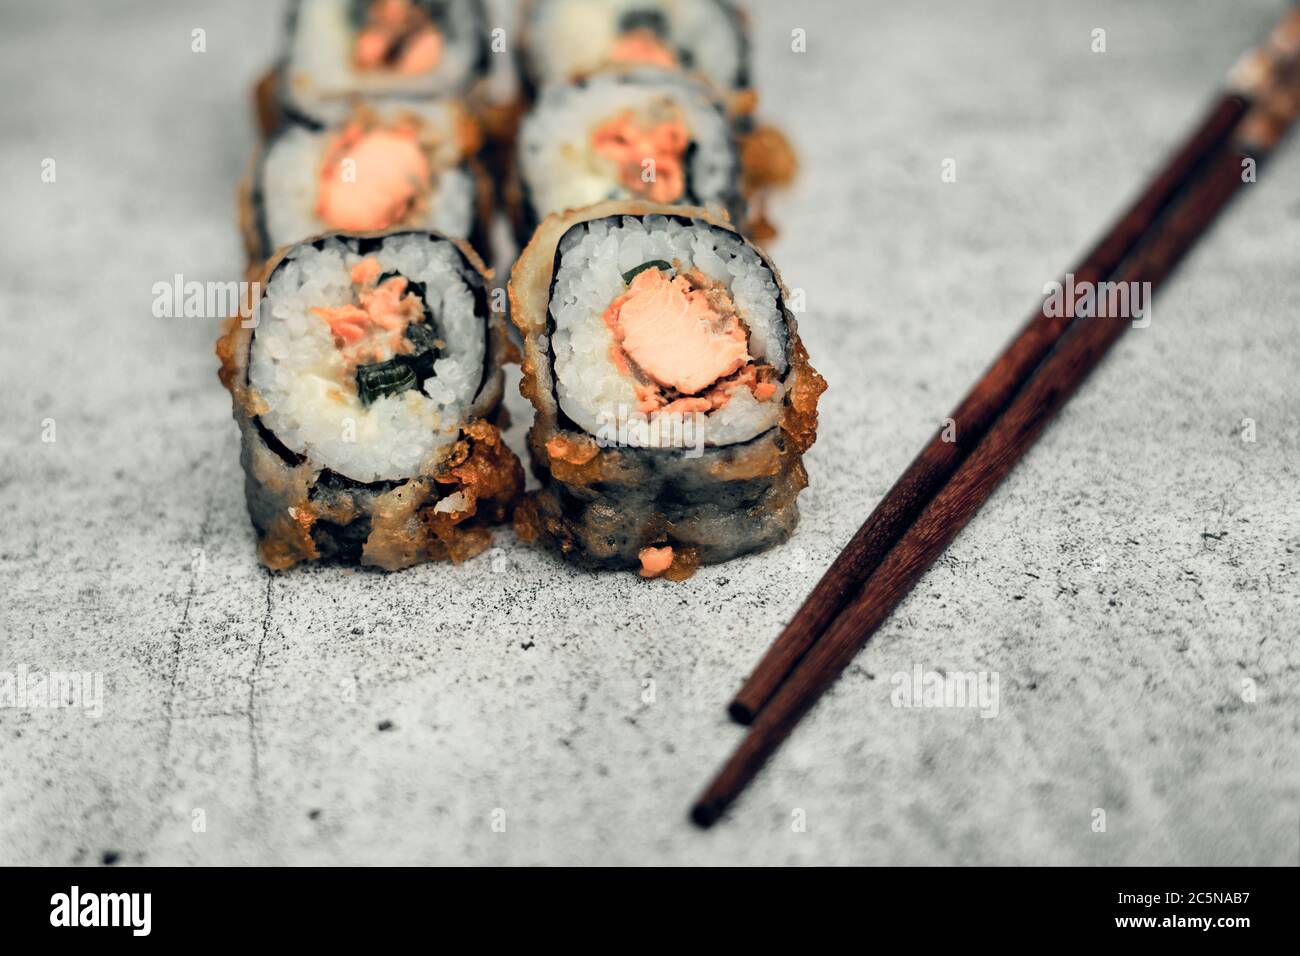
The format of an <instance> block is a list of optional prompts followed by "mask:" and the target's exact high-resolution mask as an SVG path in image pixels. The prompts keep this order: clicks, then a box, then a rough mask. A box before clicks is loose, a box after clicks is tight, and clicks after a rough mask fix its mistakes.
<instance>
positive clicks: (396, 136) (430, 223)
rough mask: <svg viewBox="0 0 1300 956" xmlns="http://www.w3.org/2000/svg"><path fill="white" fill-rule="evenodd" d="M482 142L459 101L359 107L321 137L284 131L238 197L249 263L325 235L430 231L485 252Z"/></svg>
mask: <svg viewBox="0 0 1300 956" xmlns="http://www.w3.org/2000/svg"><path fill="white" fill-rule="evenodd" d="M480 146H481V134H480V133H479V129H478V126H477V124H476V123H475V121H474V120H473V119H472V118H471V117H470V115H469V113H468V111H467V110H466V109H465V108H464V107H462V106H460V105H459V104H458V103H456V102H455V101H446V102H434V103H426V104H419V105H414V106H405V105H404V106H400V107H394V106H384V105H376V106H365V105H363V106H357V107H355V108H354V109H353V110H352V112H351V113H350V114H349V116H348V118H347V119H346V120H345V121H344V122H342V123H340V124H338V125H337V126H332V127H329V128H326V129H321V130H314V129H309V128H308V127H305V126H300V125H296V124H294V125H289V126H285V127H282V128H281V129H280V130H279V131H278V132H277V133H276V134H275V135H274V136H273V137H272V138H271V140H270V141H269V142H268V143H266V145H265V146H263V147H262V149H261V150H259V152H258V155H257V157H256V158H255V160H254V163H253V168H252V170H251V172H250V174H249V176H248V177H247V178H246V180H245V182H244V184H243V186H242V188H241V197H240V200H241V201H240V222H241V227H242V231H243V234H244V244H245V247H246V249H247V251H248V256H249V260H250V261H251V262H254V263H257V264H261V263H262V262H264V261H265V260H266V259H267V258H268V257H269V256H270V255H271V253H273V252H274V251H275V250H276V249H278V248H280V247H281V246H285V245H288V244H290V243H293V242H299V241H301V240H303V239H307V238H309V237H312V236H318V235H320V234H322V233H325V232H336V231H343V232H377V231H386V230H393V229H401V228H414V229H427V230H429V231H432V232H438V233H441V234H442V235H445V236H451V237H453V238H456V239H465V240H468V241H469V242H470V244H471V245H473V246H474V248H475V249H476V250H483V249H485V248H486V241H487V224H488V223H489V222H490V220H491V216H492V186H491V183H490V181H489V180H488V178H487V174H486V172H485V171H484V170H483V168H482V166H481V164H480V163H479V161H478V158H477V153H478V150H479V147H480Z"/></svg>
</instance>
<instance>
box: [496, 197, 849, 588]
mask: <svg viewBox="0 0 1300 956" xmlns="http://www.w3.org/2000/svg"><path fill="white" fill-rule="evenodd" d="M785 297H786V293H785V292H784V290H783V287H782V285H781V282H780V279H779V278H778V276H777V274H776V270H775V269H774V268H773V266H772V264H771V262H770V261H769V260H768V259H767V258H766V256H764V255H763V254H762V253H761V252H760V251H759V250H758V249H757V248H755V247H754V246H753V245H752V244H750V243H749V242H747V241H746V240H745V239H744V238H743V237H741V236H740V235H739V234H738V233H737V232H735V231H734V230H733V229H732V228H731V227H730V226H728V225H727V224H726V223H725V222H724V221H722V220H719V219H716V218H714V217H712V216H711V215H709V214H708V213H706V212H705V211H703V210H700V209H695V208H691V207H678V206H665V205H652V204H647V203H643V202H621V201H610V202H604V203H600V204H597V205H595V206H591V207H588V208H586V209H582V210H577V211H572V212H567V213H564V214H557V215H551V216H549V217H548V218H547V219H546V220H545V221H544V222H543V223H542V225H541V226H540V227H539V228H538V230H537V233H536V234H535V235H534V237H533V240H532V242H531V243H529V245H528V247H527V248H526V249H525V250H524V252H523V254H522V255H521V256H520V258H519V260H518V261H517V262H516V263H515V267H514V270H513V272H512V273H511V277H510V305H511V318H512V320H513V321H514V323H515V324H516V325H517V326H518V328H519V331H520V332H521V333H522V335H523V338H524V362H523V381H522V383H521V385H520V389H521V391H522V392H523V393H524V395H525V396H527V397H528V399H529V400H530V401H531V402H532V404H533V407H534V408H535V410H536V415H535V418H534V423H533V426H532V428H531V430H530V431H529V434H528V447H529V450H530V452H531V454H532V458H533V466H534V470H535V471H536V472H537V474H538V477H539V478H540V480H541V488H540V490H539V491H537V492H536V493H534V494H532V495H530V496H529V497H528V498H526V499H525V500H524V502H523V503H521V504H520V506H519V507H518V508H517V509H516V512H515V528H516V531H517V532H518V533H519V534H520V536H521V537H523V538H524V539H526V540H540V541H542V542H544V543H546V544H548V545H550V546H551V547H553V548H555V549H556V550H558V551H559V552H560V553H562V554H564V555H565V556H567V557H569V558H571V559H573V560H575V561H578V562H579V563H581V564H584V565H587V566H591V567H601V568H637V569H639V571H640V573H641V574H642V575H643V576H646V577H656V576H659V575H665V576H667V577H669V578H673V579H680V578H683V577H686V576H689V575H690V574H691V573H692V572H693V571H694V569H695V567H696V566H697V565H699V564H700V563H712V562H718V561H726V560H728V559H730V558H733V557H736V556H738V555H742V554H745V553H747V552H752V551H756V550H759V549H762V548H766V547H768V546H770V545H774V544H777V543H779V542H782V541H784V540H785V539H786V538H787V537H789V535H790V533H791V532H792V531H793V529H794V527H795V525H796V523H797V522H798V517H799V512H798V508H797V506H796V503H795V499H796V497H797V496H798V494H799V492H800V491H801V490H802V489H803V488H804V487H805V486H806V485H807V475H806V472H805V471H804V467H803V462H802V457H803V453H804V452H805V451H806V450H807V449H808V447H809V446H810V445H811V444H812V443H813V441H814V439H815V438H816V430H817V400H818V397H819V396H820V394H821V393H822V391H823V390H824V389H825V387H826V384H825V382H824V381H823V380H822V378H821V376H819V375H818V374H817V372H816V371H814V370H813V368H812V366H811V365H810V364H809V363H808V355H807V352H806V351H805V350H804V347H803V344H802V343H801V342H800V340H799V334H798V330H797V328H796V324H795V320H794V316H793V315H792V314H791V312H790V310H789V308H788V307H787V306H786V302H785Z"/></svg>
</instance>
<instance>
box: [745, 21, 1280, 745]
mask: <svg viewBox="0 0 1300 956" xmlns="http://www.w3.org/2000/svg"><path fill="white" fill-rule="evenodd" d="M1297 33H1300V13H1298V12H1296V11H1292V12H1291V13H1290V14H1288V15H1287V16H1286V17H1284V18H1283V19H1282V21H1281V22H1280V23H1279V24H1278V26H1277V27H1276V28H1275V29H1274V31H1273V33H1272V34H1271V35H1270V38H1269V42H1268V44H1266V45H1265V46H1264V47H1262V48H1261V49H1260V51H1256V52H1255V53H1253V54H1252V57H1253V56H1259V57H1262V58H1263V59H1264V60H1265V61H1270V60H1271V59H1272V58H1273V57H1274V56H1279V55H1281V56H1284V55H1285V48H1286V45H1287V44H1289V43H1292V42H1293V39H1292V38H1293V37H1294V36H1295V35H1296V34H1297ZM1271 47H1273V48H1279V47H1280V48H1281V49H1280V50H1279V51H1278V52H1276V53H1273V52H1270V48H1271ZM1252 57H1247V58H1246V59H1244V60H1243V64H1246V65H1250V64H1252V63H1253V62H1254V61H1253V59H1252ZM1237 72H1238V73H1239V74H1241V75H1240V77H1239V78H1238V79H1236V80H1235V82H1234V83H1233V84H1232V85H1233V86H1234V87H1236V88H1234V89H1230V91H1229V92H1227V93H1225V94H1224V95H1223V96H1222V97H1221V98H1220V99H1219V101H1218V102H1217V103H1216V104H1215V105H1214V107H1213V108H1212V109H1211V110H1210V111H1209V112H1208V113H1207V114H1206V116H1205V118H1204V119H1203V120H1202V122H1201V124H1200V125H1199V126H1198V127H1197V128H1196V130H1195V131H1194V132H1193V133H1192V134H1191V135H1190V136H1189V137H1188V138H1187V139H1186V140H1185V141H1184V144H1183V145H1182V147H1181V148H1180V149H1178V151H1177V152H1175V153H1174V155H1173V156H1172V157H1170V159H1169V161H1168V162H1167V163H1166V164H1165V167H1164V168H1163V169H1162V170H1161V171H1160V172H1159V173H1158V174H1157V175H1156V176H1155V178H1154V179H1152V181H1151V182H1150V183H1149V184H1148V186H1147V188H1146V189H1145V190H1144V191H1143V192H1142V194H1141V195H1140V196H1139V198H1138V199H1137V200H1136V201H1135V202H1134V203H1133V205H1132V206H1131V207H1129V209H1128V210H1127V211H1126V212H1125V213H1124V214H1123V215H1122V216H1121V217H1120V218H1119V219H1118V220H1117V221H1116V222H1115V224H1114V226H1112V227H1111V229H1110V230H1109V231H1108V232H1107V233H1106V235H1105V236H1104V237H1103V238H1102V239H1101V241H1100V242H1098V243H1097V245H1096V246H1095V247H1094V248H1093V249H1092V250H1091V251H1090V252H1089V253H1088V255H1087V256H1085V257H1084V260H1083V262H1082V263H1081V264H1080V265H1079V266H1077V267H1076V268H1075V269H1074V271H1073V275H1074V276H1075V282H1076V284H1079V283H1098V282H1102V281H1104V280H1106V279H1107V278H1109V277H1110V275H1111V274H1112V273H1113V272H1114V270H1115V269H1116V268H1117V267H1118V266H1119V264H1120V263H1121V262H1122V261H1123V260H1124V259H1125V257H1127V256H1128V255H1129V254H1130V253H1132V251H1133V249H1134V247H1135V246H1136V244H1137V243H1138V242H1139V241H1140V240H1141V238H1142V237H1143V235H1145V234H1146V233H1147V231H1148V230H1149V229H1150V228H1151V226H1152V224H1153V223H1154V222H1155V221H1156V220H1157V219H1158V218H1159V216H1160V215H1161V214H1162V213H1163V212H1164V211H1165V210H1166V209H1168V208H1169V206H1170V204H1171V203H1172V202H1173V201H1174V199H1175V198H1176V197H1177V196H1178V195H1179V193H1180V191H1181V190H1182V189H1183V188H1184V187H1185V186H1186V184H1187V182H1188V181H1189V180H1190V179H1191V178H1192V176H1193V175H1194V173H1195V172H1196V170H1197V169H1198V168H1199V167H1200V166H1201V165H1202V164H1203V163H1204V162H1205V161H1206V158H1207V157H1209V156H1211V155H1213V154H1214V153H1215V152H1216V151H1217V150H1218V149H1220V148H1221V147H1222V146H1223V145H1224V143H1225V142H1226V140H1227V138H1228V137H1229V136H1230V135H1231V134H1232V132H1233V131H1234V130H1235V129H1236V127H1237V124H1238V123H1239V122H1240V121H1241V118H1242V117H1243V116H1244V115H1245V113H1246V109H1247V107H1248V105H1249V104H1248V100H1247V98H1246V97H1247V95H1248V94H1249V93H1251V92H1252V91H1253V89H1254V88H1255V87H1256V86H1258V85H1259V84H1260V83H1261V82H1263V81H1264V79H1265V76H1264V75H1262V74H1264V73H1266V72H1267V71H1266V70H1263V71H1261V70H1260V69H1258V68H1253V69H1247V70H1242V69H1240V68H1239V69H1238V71H1237ZM1046 306H1047V303H1046V301H1044V303H1043V306H1042V307H1040V309H1039V311H1038V313H1037V314H1036V315H1034V316H1032V317H1031V318H1030V320H1029V321H1028V323H1026V325H1025V326H1024V327H1023V328H1022V329H1021V331H1020V332H1019V334H1017V335H1016V337H1015V338H1014V339H1013V340H1012V341H1011V343H1010V344H1009V345H1008V346H1007V348H1006V349H1005V350H1004V351H1003V352H1002V354H1001V355H1000V356H998V358H997V360H996V361H995V362H994V363H993V365H992V366H990V368H989V369H988V371H987V372H985V374H984V375H983V377H981V378H980V380H979V381H978V382H977V383H976V384H975V386H974V387H973V388H972V389H971V390H970V392H969V393H967V395H966V397H965V398H963V399H962V401H961V403H960V404H959V405H958V406H957V408H956V409H955V410H954V411H953V412H952V413H951V414H950V415H949V418H950V419H951V422H952V423H951V425H947V424H945V426H944V427H941V428H940V429H939V430H938V431H937V432H936V433H935V434H934V436H933V437H932V438H931V439H930V442H929V444H927V445H926V446H925V448H924V449H922V451H921V453H920V454H919V455H917V456H916V458H915V459H914V460H913V461H912V463H911V464H910V465H909V466H908V468H907V470H906V471H905V472H904V473H903V475H902V476H901V477H900V478H899V479H898V480H897V481H896V482H895V483H894V485H893V487H892V488H890V489H889V491H888V492H887V493H886V494H885V496H884V498H882V499H881V500H880V503H879V504H878V505H876V507H875V509H874V510H873V511H872V512H871V514H870V515H869V516H868V518H867V520H866V521H865V522H863V524H862V527H860V528H859V529H858V530H857V533H856V534H854V536H853V538H852V539H851V540H850V541H849V543H848V544H847V545H846V546H845V548H844V550H843V551H842V552H840V555H839V556H838V557H837V558H836V559H835V561H834V563H832V564H831V566H830V568H829V569H828V570H827V571H826V574H825V575H824V576H823V577H822V579H821V580H820V581H819V582H818V583H817V585H816V587H814V588H813V591H812V593H811V594H809V595H808V597H807V599H805V601H804V603H803V605H802V606H801V607H800V608H799V610H798V612H797V613H796V614H795V616H794V617H793V618H792V619H791V620H790V622H789V623H788V624H787V625H786V626H785V628H784V630H782V632H781V634H780V635H779V636H778V637H777V639H776V641H775V642H774V643H773V644H772V646H771V647H770V648H768V650H767V653H766V654H764V655H763V658H762V659H761V660H760V661H759V663H758V666H757V667H756V668H755V669H754V671H753V672H752V673H751V674H750V675H749V677H748V678H747V679H746V680H745V682H744V684H743V685H742V686H741V688H740V690H739V691H738V692H737V693H736V696H735V698H734V699H733V700H732V702H731V704H730V706H729V707H728V713H729V714H730V715H731V716H732V718H733V719H734V720H736V721H738V722H739V723H742V724H748V723H751V722H752V721H753V719H754V717H755V716H756V715H757V714H758V713H759V711H760V710H762V708H763V706H764V705H765V704H766V703H767V702H768V701H769V700H770V699H771V698H772V695H773V694H774V693H776V690H777V688H778V687H780V685H781V683H782V682H783V681H784V680H785V679H786V678H787V676H788V675H789V674H790V673H791V671H792V670H793V669H794V667H795V665H796V664H798V662H799V660H800V658H802V657H803V655H804V654H806V653H807V652H808V649H809V648H810V647H812V646H813V644H815V643H816V642H817V640H818V639H819V637H820V636H821V635H822V633H823V632H824V631H825V629H826V628H827V627H828V626H829V625H830V623H831V621H832V620H834V618H835V616H836V615H837V614H839V613H840V611H841V610H843V608H844V606H845V605H846V604H847V603H848V601H849V600H850V599H851V598H852V597H853V595H854V593H855V592H856V590H857V589H858V588H859V587H860V586H861V585H862V583H863V582H864V581H866V580H867V578H868V577H870V575H871V574H872V572H873V571H875V569H876V568H877V567H879V565H880V562H881V561H883V560H884V558H885V555H886V554H887V553H888V552H889V549H890V548H892V547H893V546H894V545H895V544H896V543H897V542H898V540H899V539H900V538H901V537H902V536H903V534H904V533H905V532H906V531H907V529H908V528H909V527H910V526H911V524H912V522H913V521H915V520H916V517H917V515H919V514H920V513H921V510H922V509H923V508H924V507H925V505H926V504H927V503H928V502H929V501H930V500H931V499H932V498H933V497H934V496H935V494H936V493H937V492H938V491H939V489H940V488H942V487H943V485H944V483H945V482H946V481H947V480H948V479H949V478H950V477H951V476H952V474H953V472H954V471H956V469H957V467H958V466H959V465H960V464H961V463H962V462H963V461H964V460H965V459H966V457H967V456H968V455H969V454H970V452H971V451H972V449H974V448H975V446H976V445H977V444H978V443H979V441H980V439H981V438H983V436H984V434H985V433H986V432H987V431H988V429H989V427H990V426H991V425H992V423H993V422H994V421H995V420H996V419H997V417H998V415H1000V414H1001V413H1002V411H1003V410H1004V409H1005V408H1006V407H1007V406H1008V405H1009V404H1010V402H1011V400H1012V399H1013V398H1014V397H1015V395H1016V393H1017V392H1019V390H1020V389H1021V387H1022V386H1023V385H1024V383H1025V382H1026V381H1027V380H1028V379H1029V376H1030V375H1032V374H1033V372H1034V370H1035V369H1036V368H1037V367H1038V365H1039V364H1040V363H1041V362H1042V360H1043V358H1044V357H1045V356H1046V355H1047V354H1048V353H1049V352H1050V351H1051V350H1052V348H1053V347H1054V346H1055V345H1056V343H1057V342H1058V341H1059V340H1060V338H1061V336H1062V335H1064V334H1065V332H1066V331H1067V329H1068V328H1069V327H1070V324H1071V323H1072V322H1073V321H1074V316H1073V312H1072V310H1067V313H1066V314H1065V315H1049V314H1048V310H1047V307H1046ZM948 434H951V436H952V437H951V438H947V435H948Z"/></svg>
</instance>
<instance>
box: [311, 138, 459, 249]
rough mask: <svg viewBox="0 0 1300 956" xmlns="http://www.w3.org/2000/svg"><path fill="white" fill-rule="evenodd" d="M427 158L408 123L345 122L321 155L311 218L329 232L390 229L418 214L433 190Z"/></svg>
mask: <svg viewBox="0 0 1300 956" xmlns="http://www.w3.org/2000/svg"><path fill="white" fill-rule="evenodd" d="M432 185H433V177H432V172H431V170H430V165H429V158H428V157H427V156H426V155H425V152H424V150H423V149H422V148H421V145H420V141H419V133H418V131H417V130H416V128H415V127H414V126H413V125H411V124H409V123H400V124H398V125H395V126H392V127H385V126H377V127H370V128H367V127H366V125H365V124H363V123H361V122H356V121H354V122H352V123H349V124H348V125H347V126H346V127H345V128H344V130H343V131H342V132H341V133H340V134H339V135H338V136H337V137H336V138H335V139H334V141H333V142H332V143H330V145H329V146H328V147H327V148H326V150H325V160H324V162H323V163H322V165H321V171H320V179H319V182H318V185H317V190H316V208H315V213H316V217H317V218H318V219H320V221H321V222H323V223H324V224H325V225H326V226H327V227H329V228H330V229H344V230H355V231H376V230H380V229H390V228H392V227H393V226H395V225H397V224H399V223H401V222H402V221H403V220H406V219H409V218H411V217H412V216H414V215H416V214H417V213H418V212H419V211H420V206H421V203H422V202H423V200H424V198H425V196H427V194H428V193H429V191H430V190H431V189H432Z"/></svg>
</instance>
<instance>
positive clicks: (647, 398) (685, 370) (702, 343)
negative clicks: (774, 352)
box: [602, 263, 776, 415]
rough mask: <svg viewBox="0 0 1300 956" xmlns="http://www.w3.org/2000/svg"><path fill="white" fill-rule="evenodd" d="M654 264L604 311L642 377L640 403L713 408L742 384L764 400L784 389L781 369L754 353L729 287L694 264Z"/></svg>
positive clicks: (624, 366)
mask: <svg viewBox="0 0 1300 956" xmlns="http://www.w3.org/2000/svg"><path fill="white" fill-rule="evenodd" d="M661 267H664V268H671V267H670V266H669V265H668V263H649V264H647V266H646V267H644V268H642V269H641V270H640V271H639V272H637V273H636V275H634V276H632V277H631V281H630V283H629V286H628V290H627V292H625V293H623V294H622V295H620V296H619V297H618V298H616V299H615V300H614V301H613V302H612V303H610V306H609V308H608V309H606V310H605V312H604V315H603V316H602V318H603V319H604V322H605V325H606V327H608V329H609V330H610V334H611V336H612V338H613V343H612V344H611V346H610V358H611V360H612V361H613V362H614V365H615V367H616V368H617V369H618V370H619V371H620V372H622V373H623V374H625V375H631V376H632V377H633V378H635V379H636V381H637V384H636V386H635V391H636V397H637V410H638V411H640V412H642V413H644V414H647V415H650V414H654V413H657V412H671V413H677V414H691V413H695V412H701V413H706V414H707V413H708V412H712V411H715V410H717V409H719V408H722V407H723V406H724V405H726V404H727V402H729V401H730V400H731V396H732V394H733V393H734V392H735V391H736V390H737V389H739V388H748V389H749V390H750V392H751V393H753V396H754V398H755V399H757V400H758V401H767V400H768V399H770V398H771V397H772V396H773V395H774V394H775V393H776V384H775V381H774V379H775V375H776V373H775V369H773V368H772V366H770V365H766V364H759V363H757V362H756V361H755V360H754V358H753V357H752V356H751V355H750V354H749V334H748V330H747V329H746V328H745V325H744V323H743V322H742V321H741V319H740V316H739V314H738V313H737V310H736V306H735V303H734V302H733V301H732V299H731V296H730V295H729V294H728V293H727V289H726V286H725V285H724V284H723V283H721V282H718V281H716V280H714V279H711V278H709V277H708V276H706V275H704V274H703V273H702V272H700V270H698V269H691V270H690V271H688V272H685V273H679V274H678V275H676V276H672V277H670V276H668V275H667V274H666V273H665V271H664V268H661Z"/></svg>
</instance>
